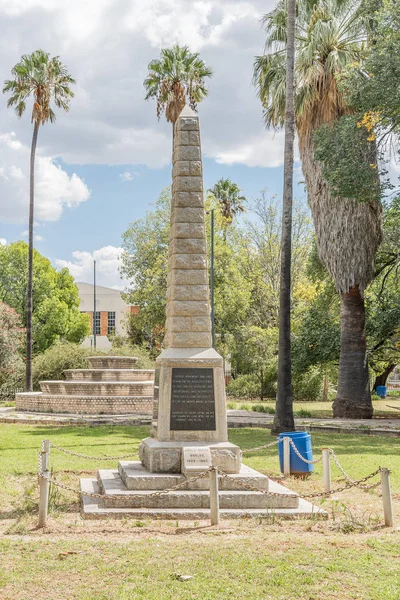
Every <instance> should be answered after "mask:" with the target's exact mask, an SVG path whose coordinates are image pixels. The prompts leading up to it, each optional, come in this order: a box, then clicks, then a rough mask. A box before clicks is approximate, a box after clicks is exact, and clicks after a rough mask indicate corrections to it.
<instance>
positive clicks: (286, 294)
mask: <svg viewBox="0 0 400 600" xmlns="http://www.w3.org/2000/svg"><path fill="white" fill-rule="evenodd" d="M295 22H296V0H288V19H287V35H288V40H287V58H286V110H285V157H284V176H283V178H284V182H283V185H284V189H283V209H282V240H281V274H280V296H279V345H278V393H277V397H276V409H275V417H274V423H273V426H272V433H274V434H276V433H281V432H282V431H293V430H294V418H293V392H292V357H291V347H290V304H291V302H290V289H291V260H292V203H293V160H294V154H293V146H294V52H295V50H294V47H295V44H294V42H295Z"/></svg>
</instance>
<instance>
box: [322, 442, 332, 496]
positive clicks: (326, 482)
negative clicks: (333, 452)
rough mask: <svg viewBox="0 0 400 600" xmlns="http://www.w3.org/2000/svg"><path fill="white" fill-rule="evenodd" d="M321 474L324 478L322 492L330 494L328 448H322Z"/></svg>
mask: <svg viewBox="0 0 400 600" xmlns="http://www.w3.org/2000/svg"><path fill="white" fill-rule="evenodd" d="M322 472H323V477H324V491H325V492H327V493H328V494H330V493H331V491H332V483H331V461H330V453H329V448H322Z"/></svg>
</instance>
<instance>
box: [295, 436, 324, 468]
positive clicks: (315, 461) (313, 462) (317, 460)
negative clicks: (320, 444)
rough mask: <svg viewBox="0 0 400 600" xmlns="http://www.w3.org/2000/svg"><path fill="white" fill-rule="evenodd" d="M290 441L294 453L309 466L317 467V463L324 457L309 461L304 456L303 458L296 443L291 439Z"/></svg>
mask: <svg viewBox="0 0 400 600" xmlns="http://www.w3.org/2000/svg"><path fill="white" fill-rule="evenodd" d="M289 441H290V445H291V446H292V448H293V450H294V453H295V454H296V455H297V456H298V457H299V458H300V459H301V460H302V461H303V462H305V463H306V464H307V465H316V464H317V463H319V462H321V460H322V456H320V457H319V458H316V459H315V460H307V458H304V456H302V455H301V454H300V452H299V451H298V450H297V448H296V444H295V443H294V441H293V440H292V439H290V438H289Z"/></svg>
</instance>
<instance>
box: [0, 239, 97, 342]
mask: <svg viewBox="0 0 400 600" xmlns="http://www.w3.org/2000/svg"><path fill="white" fill-rule="evenodd" d="M28 255H29V248H28V245H27V244H26V243H25V242H14V243H13V244H9V245H7V246H0V300H1V301H2V302H6V303H7V304H8V305H9V306H11V307H12V308H13V309H14V310H16V311H17V313H18V314H20V315H21V319H22V323H23V325H24V326H26V323H27V319H28V310H27V306H26V301H25V299H26V294H27V287H28V269H27V265H28ZM33 267H34V269H33V286H32V296H33V311H32V340H33V352H34V353H35V354H37V353H39V352H43V351H44V350H45V349H46V348H48V347H49V346H51V344H52V343H53V342H54V341H55V340H57V339H64V340H67V341H70V342H80V341H82V340H83V339H84V337H86V336H87V335H89V333H90V319H89V316H88V315H86V314H83V313H81V312H80V311H79V304H80V299H79V294H78V288H77V286H76V285H75V283H74V279H73V277H72V276H71V275H70V274H69V272H68V269H61V271H56V269H54V267H52V266H51V263H50V261H49V260H48V259H47V258H45V257H44V256H42V255H41V254H39V252H38V251H37V250H34V252H33Z"/></svg>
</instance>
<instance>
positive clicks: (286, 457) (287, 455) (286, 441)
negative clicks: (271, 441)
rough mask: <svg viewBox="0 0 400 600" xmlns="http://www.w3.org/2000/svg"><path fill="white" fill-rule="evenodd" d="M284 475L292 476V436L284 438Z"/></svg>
mask: <svg viewBox="0 0 400 600" xmlns="http://www.w3.org/2000/svg"><path fill="white" fill-rule="evenodd" d="M283 475H284V476H285V477H290V438H289V437H284V438H283Z"/></svg>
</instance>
